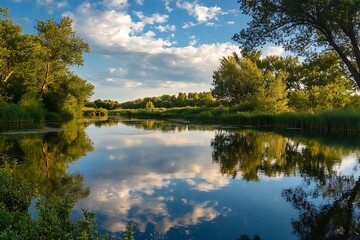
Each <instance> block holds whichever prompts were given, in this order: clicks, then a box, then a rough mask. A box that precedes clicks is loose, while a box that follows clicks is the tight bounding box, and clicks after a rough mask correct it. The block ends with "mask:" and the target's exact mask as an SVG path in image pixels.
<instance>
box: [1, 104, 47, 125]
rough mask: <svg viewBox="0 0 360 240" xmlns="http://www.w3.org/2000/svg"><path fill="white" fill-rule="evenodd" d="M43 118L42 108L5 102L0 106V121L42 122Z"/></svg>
mask: <svg viewBox="0 0 360 240" xmlns="http://www.w3.org/2000/svg"><path fill="white" fill-rule="evenodd" d="M44 119H45V111H44V110H43V109H40V108H39V109H37V108H28V107H21V106H19V105H16V104H7V105H3V106H1V107H0V122H9V123H20V122H42V121H44Z"/></svg>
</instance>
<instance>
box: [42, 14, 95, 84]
mask: <svg viewBox="0 0 360 240" xmlns="http://www.w3.org/2000/svg"><path fill="white" fill-rule="evenodd" d="M71 24H72V20H71V19H70V18H69V17H65V18H63V19H61V21H60V23H56V22H55V20H54V19H53V18H52V19H50V20H48V21H42V20H38V23H37V30H38V39H39V41H40V43H41V45H42V47H43V50H44V54H43V62H44V68H43V69H44V70H43V71H44V72H43V76H42V86H41V91H47V90H48V88H49V84H51V83H52V81H54V79H58V78H56V75H57V74H59V72H61V71H64V70H65V69H66V67H68V66H72V65H82V64H83V53H84V52H89V50H90V48H89V45H88V44H87V43H85V42H84V41H83V40H82V39H81V38H79V37H78V36H77V35H76V33H75V32H74V31H73V29H72V25H71ZM60 74H63V73H60Z"/></svg>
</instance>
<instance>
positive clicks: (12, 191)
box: [0, 162, 36, 212]
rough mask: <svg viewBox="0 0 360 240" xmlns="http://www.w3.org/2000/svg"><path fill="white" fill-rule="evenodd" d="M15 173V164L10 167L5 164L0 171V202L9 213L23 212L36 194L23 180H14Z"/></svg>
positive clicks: (33, 188)
mask: <svg viewBox="0 0 360 240" xmlns="http://www.w3.org/2000/svg"><path fill="white" fill-rule="evenodd" d="M15 171H16V164H15V165H14V166H13V167H10V165H9V163H7V162H5V166H4V168H3V169H0V183H1V188H0V202H1V203H2V204H3V206H4V207H5V208H6V209H8V210H9V211H11V212H15V211H22V212H24V211H26V210H27V209H28V207H29V205H30V202H31V200H32V198H33V197H34V196H35V194H36V187H34V186H32V185H31V184H30V183H29V182H26V181H25V180H24V179H23V178H20V177H19V178H15V177H14V174H15Z"/></svg>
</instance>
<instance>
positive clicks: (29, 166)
mask: <svg viewBox="0 0 360 240" xmlns="http://www.w3.org/2000/svg"><path fill="white" fill-rule="evenodd" d="M63 129H64V131H62V132H52V133H42V134H20V135H14V134H11V135H8V134H1V135H0V154H1V156H2V158H3V159H5V158H6V159H19V162H20V164H21V166H22V169H21V170H22V174H23V175H24V176H26V177H28V178H32V179H36V181H37V182H38V183H39V186H40V189H41V190H40V194H42V195H43V196H49V197H50V196H52V195H57V196H68V197H70V198H72V199H73V200H74V201H76V202H77V204H76V206H75V209H74V215H75V216H79V215H80V214H81V208H88V209H90V210H92V211H93V212H95V213H96V215H97V222H98V227H99V229H100V230H101V232H107V233H109V235H110V237H111V238H114V239H122V238H123V236H124V231H125V229H126V227H127V225H129V224H131V223H134V224H136V227H135V237H136V239H234V240H235V239H238V238H239V237H240V236H242V235H248V236H249V237H251V238H252V237H253V236H254V235H258V236H260V237H261V238H262V239H331V238H334V239H341V238H343V239H359V236H360V233H359V230H358V229H360V211H359V206H360V194H359V190H360V181H359V174H358V171H357V168H358V166H359V160H358V159H359V148H358V146H360V145H358V143H359V142H360V141H359V139H358V138H357V136H354V135H350V136H348V135H340V134H337V135H335V136H334V135H333V136H330V135H324V134H317V135H316V134H315V135H314V134H309V133H306V134H304V133H301V132H298V131H288V132H272V131H268V130H254V129H237V128H234V127H231V128H230V127H226V128H225V127H224V126H204V125H191V124H190V125H189V124H182V123H174V122H165V121H155V120H126V119H125V120H124V119H117V120H116V119H113V120H110V121H103V122H94V123H87V124H85V126H84V125H82V124H81V123H69V124H67V125H65V126H63Z"/></svg>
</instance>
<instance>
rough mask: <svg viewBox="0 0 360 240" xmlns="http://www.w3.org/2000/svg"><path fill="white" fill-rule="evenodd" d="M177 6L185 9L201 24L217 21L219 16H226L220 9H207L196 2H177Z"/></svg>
mask: <svg viewBox="0 0 360 240" xmlns="http://www.w3.org/2000/svg"><path fill="white" fill-rule="evenodd" d="M176 6H177V7H178V8H181V9H184V10H186V11H187V12H188V14H189V15H190V16H192V17H194V18H195V19H196V20H197V21H198V22H199V23H204V22H207V21H209V20H212V19H217V16H218V15H219V14H224V12H223V11H222V10H221V8H220V7H218V6H215V7H206V6H203V5H200V4H198V3H197V1H194V2H185V1H177V2H176Z"/></svg>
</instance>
